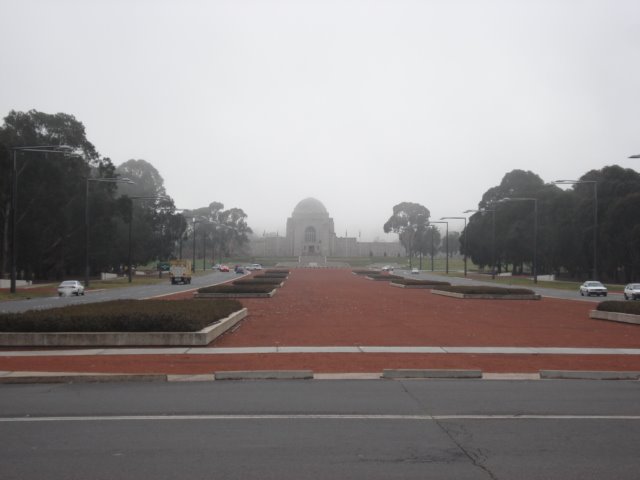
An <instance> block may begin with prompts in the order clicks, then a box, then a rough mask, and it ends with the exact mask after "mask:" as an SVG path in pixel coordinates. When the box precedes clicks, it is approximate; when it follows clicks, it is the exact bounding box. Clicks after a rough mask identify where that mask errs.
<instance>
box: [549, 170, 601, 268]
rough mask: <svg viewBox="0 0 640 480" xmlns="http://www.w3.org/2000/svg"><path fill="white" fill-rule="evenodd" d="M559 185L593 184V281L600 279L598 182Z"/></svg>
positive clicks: (584, 181)
mask: <svg viewBox="0 0 640 480" xmlns="http://www.w3.org/2000/svg"><path fill="white" fill-rule="evenodd" d="M553 183H555V184H558V185H577V184H580V183H592V184H593V277H592V279H593V280H597V279H598V181H597V180H556V181H554V182H553Z"/></svg>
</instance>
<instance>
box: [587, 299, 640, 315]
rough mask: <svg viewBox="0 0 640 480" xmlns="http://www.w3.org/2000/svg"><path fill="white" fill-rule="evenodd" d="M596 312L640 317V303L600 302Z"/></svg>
mask: <svg viewBox="0 0 640 480" xmlns="http://www.w3.org/2000/svg"><path fill="white" fill-rule="evenodd" d="M596 310H600V311H601V312H615V313H628V314H630V315H640V302H637V303H636V302H625V301H622V300H608V301H606V302H600V303H599V304H598V306H597V307H596Z"/></svg>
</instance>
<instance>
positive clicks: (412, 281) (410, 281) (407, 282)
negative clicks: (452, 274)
mask: <svg viewBox="0 0 640 480" xmlns="http://www.w3.org/2000/svg"><path fill="white" fill-rule="evenodd" d="M393 283H399V284H400V285H433V286H434V287H439V286H449V285H451V284H450V283H449V282H438V281H437V280H415V279H413V278H402V279H397V280H393Z"/></svg>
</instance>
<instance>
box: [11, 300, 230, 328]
mask: <svg viewBox="0 0 640 480" xmlns="http://www.w3.org/2000/svg"><path fill="white" fill-rule="evenodd" d="M241 309H242V305H241V304H240V302H238V301H236V300H216V301H213V302H199V301H197V300H174V301H166V300H115V301H112V302H102V303H91V304H84V305H73V306H68V307H62V308H54V309H50V310H30V311H28V312H23V313H5V314H0V332H197V331H198V330H201V329H203V328H204V327H206V326H207V325H210V324H212V323H215V322H217V321H218V320H221V319H223V318H225V317H227V316H229V315H230V314H231V313H233V312H236V311H238V310H241Z"/></svg>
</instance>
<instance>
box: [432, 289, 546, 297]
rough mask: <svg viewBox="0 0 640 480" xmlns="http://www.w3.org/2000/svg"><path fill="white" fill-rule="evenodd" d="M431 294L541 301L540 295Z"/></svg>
mask: <svg viewBox="0 0 640 480" xmlns="http://www.w3.org/2000/svg"><path fill="white" fill-rule="evenodd" d="M431 293H434V294H436V295H443V296H445V297H453V298H476V299H482V300H540V298H541V297H540V295H538V294H529V295H527V294H508V295H499V294H489V293H482V294H478V293H458V292H446V291H444V290H436V289H435V288H434V289H433V290H431Z"/></svg>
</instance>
